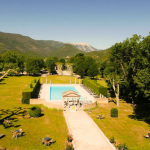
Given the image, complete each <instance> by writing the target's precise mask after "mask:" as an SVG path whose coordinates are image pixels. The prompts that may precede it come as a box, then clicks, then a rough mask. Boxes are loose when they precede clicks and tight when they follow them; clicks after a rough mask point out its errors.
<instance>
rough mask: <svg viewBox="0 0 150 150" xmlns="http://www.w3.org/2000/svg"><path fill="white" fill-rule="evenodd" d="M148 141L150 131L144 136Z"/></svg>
mask: <svg viewBox="0 0 150 150" xmlns="http://www.w3.org/2000/svg"><path fill="white" fill-rule="evenodd" d="M144 137H145V138H147V139H150V131H148V134H147V135H145V136H144Z"/></svg>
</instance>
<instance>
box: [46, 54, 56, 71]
mask: <svg viewBox="0 0 150 150" xmlns="http://www.w3.org/2000/svg"><path fill="white" fill-rule="evenodd" d="M46 67H47V69H48V71H49V72H50V73H51V72H52V71H54V69H55V60H54V59H53V58H52V57H48V58H47V59H46Z"/></svg>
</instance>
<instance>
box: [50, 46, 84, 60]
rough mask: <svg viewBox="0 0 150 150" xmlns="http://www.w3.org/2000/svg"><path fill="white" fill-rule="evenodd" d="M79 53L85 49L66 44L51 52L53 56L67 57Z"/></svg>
mask: <svg viewBox="0 0 150 150" xmlns="http://www.w3.org/2000/svg"><path fill="white" fill-rule="evenodd" d="M77 53H83V51H81V50H79V49H77V48H76V47H74V46H73V45H70V44H65V45H63V46H62V47H60V48H58V49H56V50H55V51H53V52H52V53H51V56H52V57H58V58H65V57H67V56H74V55H76V54H77Z"/></svg>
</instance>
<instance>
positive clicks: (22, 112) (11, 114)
mask: <svg viewBox="0 0 150 150" xmlns="http://www.w3.org/2000/svg"><path fill="white" fill-rule="evenodd" d="M27 112H28V111H27V108H22V107H15V108H14V110H10V109H1V110H0V125H3V126H4V128H10V127H15V128H17V127H20V126H21V125H14V122H17V121H18V118H16V116H21V117H22V118H25V116H26V115H27V114H28V113H27ZM3 116H5V117H4V118H3ZM4 120H9V121H10V122H11V123H9V124H7V123H6V122H4Z"/></svg>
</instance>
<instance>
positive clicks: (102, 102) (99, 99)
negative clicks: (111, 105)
mask: <svg viewBox="0 0 150 150" xmlns="http://www.w3.org/2000/svg"><path fill="white" fill-rule="evenodd" d="M95 101H97V102H98V103H100V104H108V98H95Z"/></svg>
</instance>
